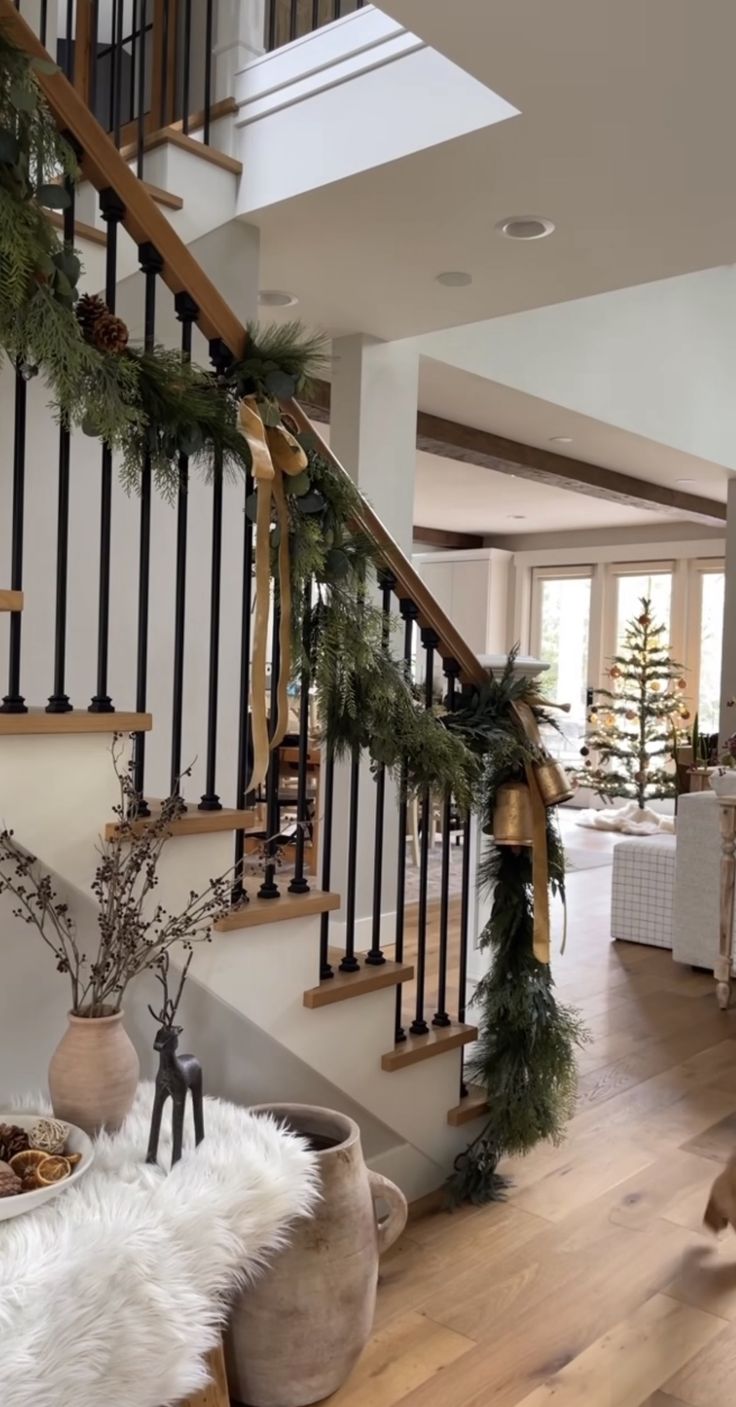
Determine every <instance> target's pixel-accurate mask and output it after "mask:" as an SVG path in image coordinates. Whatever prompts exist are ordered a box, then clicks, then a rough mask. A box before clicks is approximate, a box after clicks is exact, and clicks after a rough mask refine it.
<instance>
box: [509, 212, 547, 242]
mask: <svg viewBox="0 0 736 1407" xmlns="http://www.w3.org/2000/svg"><path fill="white" fill-rule="evenodd" d="M554 227H555V226H554V221H553V220H546V219H544V217H543V216H542V215H509V216H508V218H507V219H505V220H499V222H498V224H497V225H496V229H497V231H498V233H499V234H500V235H503V237H504V239H546V238H547V235H551V234H552V231H553V230H554Z"/></svg>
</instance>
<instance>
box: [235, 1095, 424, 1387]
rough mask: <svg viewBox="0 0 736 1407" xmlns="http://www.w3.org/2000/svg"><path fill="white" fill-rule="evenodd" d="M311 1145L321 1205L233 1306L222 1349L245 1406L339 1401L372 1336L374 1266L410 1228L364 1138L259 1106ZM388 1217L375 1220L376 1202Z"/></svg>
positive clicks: (339, 1118)
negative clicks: (373, 1166)
mask: <svg viewBox="0 0 736 1407" xmlns="http://www.w3.org/2000/svg"><path fill="white" fill-rule="evenodd" d="M252 1112H253V1113H257V1114H258V1113H271V1114H274V1115H275V1116H276V1118H278V1119H279V1120H281V1121H283V1122H284V1123H285V1124H287V1125H288V1127H289V1128H291V1129H294V1130H295V1131H296V1132H297V1133H300V1134H303V1135H304V1136H305V1137H306V1138H308V1139H309V1141H310V1143H311V1145H312V1147H313V1149H314V1150H315V1152H316V1153H317V1158H318V1161H319V1166H320V1172H321V1175H322V1201H321V1202H320V1203H319V1204H318V1206H317V1210H316V1212H315V1214H314V1216H312V1217H311V1218H310V1219H309V1220H307V1221H303V1222H297V1224H296V1226H295V1228H294V1231H293V1233H292V1235H291V1239H290V1243H289V1245H288V1246H287V1247H286V1248H285V1249H284V1250H283V1251H280V1252H279V1253H278V1255H277V1256H276V1257H275V1259H274V1261H273V1263H272V1265H271V1267H270V1268H269V1269H268V1270H266V1271H265V1272H264V1274H263V1276H262V1277H261V1278H260V1280H258V1281H257V1282H256V1284H255V1285H254V1286H253V1287H252V1288H251V1289H248V1290H245V1291H244V1292H243V1294H242V1295H241V1296H240V1297H239V1298H238V1300H237V1301H236V1303H235V1305H234V1307H233V1312H232V1318H231V1321H230V1328H229V1331H228V1334H227V1338H226V1341H225V1353H226V1358H227V1365H228V1383H229V1386H230V1394H231V1396H232V1397H233V1398H234V1399H235V1400H236V1401H238V1402H245V1403H248V1404H249V1407H306V1405H307V1404H308V1403H311V1402H318V1401H320V1400H321V1399H322V1398H323V1397H327V1396H329V1394H330V1393H333V1392H336V1391H337V1389H338V1388H339V1387H340V1385H341V1383H343V1382H344V1381H345V1379H346V1378H347V1377H348V1375H349V1373H350V1372H351V1370H352V1368H353V1367H354V1365H355V1363H356V1362H357V1360H358V1358H359V1357H360V1355H361V1353H362V1351H363V1349H364V1347H365V1345H366V1343H367V1341H368V1339H369V1337H370V1334H371V1330H372V1328H373V1315H374V1312H375V1305H376V1285H377V1282H378V1258H379V1256H380V1255H381V1252H382V1251H385V1250H387V1248H388V1247H389V1246H390V1245H392V1244H393V1242H394V1241H395V1240H396V1238H397V1236H400V1235H401V1232H402V1231H403V1229H404V1226H405V1225H406V1215H407V1206H406V1198H405V1197H404V1194H403V1192H400V1191H399V1188H398V1187H396V1186H395V1185H394V1183H393V1182H389V1180H388V1178H385V1177H382V1176H381V1175H380V1173H374V1172H370V1171H369V1170H368V1168H366V1166H365V1163H364V1161H363V1152H362V1149H361V1146H360V1129H359V1128H358V1125H357V1124H355V1123H354V1122H353V1120H352V1119H348V1118H346V1117H345V1115H343V1114H338V1113H335V1112H334V1111H333V1110H331V1109H317V1108H312V1107H311V1106H310V1105H306V1104H271V1105H259V1106H258V1107H257V1108H256V1109H254V1110H253V1111H252ZM378 1202H383V1203H385V1205H386V1207H387V1209H388V1211H387V1215H386V1216H385V1217H384V1218H382V1219H378V1217H377V1212H376V1203H378Z"/></svg>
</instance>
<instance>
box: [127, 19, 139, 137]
mask: <svg viewBox="0 0 736 1407" xmlns="http://www.w3.org/2000/svg"><path fill="white" fill-rule="evenodd" d="M137 68H138V0H133V18H132V22H131V26H130V86H129V89H128V121H129V122H132V121H133V119H134V118H135V95H136V92H137V86H136V81H135V80H136V71H137Z"/></svg>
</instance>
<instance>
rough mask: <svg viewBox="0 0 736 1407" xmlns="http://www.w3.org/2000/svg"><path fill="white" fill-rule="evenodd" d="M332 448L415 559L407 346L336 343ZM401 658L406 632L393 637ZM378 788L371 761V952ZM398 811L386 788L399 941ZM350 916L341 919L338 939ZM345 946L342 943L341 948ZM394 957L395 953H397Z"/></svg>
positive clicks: (362, 931)
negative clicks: (397, 878) (403, 634)
mask: <svg viewBox="0 0 736 1407" xmlns="http://www.w3.org/2000/svg"><path fill="white" fill-rule="evenodd" d="M333 357H334V363H333V372H332V400H331V406H332V408H331V414H330V421H331V424H330V446H331V448H332V449H333V450H334V452H335V454H336V455H337V458H338V459H339V460H340V462H341V463H342V464H343V465H344V466H345V468H346V469H347V470H348V472H349V474H350V475H351V477H352V478H353V479H354V481H355V483H356V484H357V485H358V487H359V488H360V490H361V492H362V493H363V494H365V497H366V498H367V499H368V500H369V501H370V504H371V507H372V508H373V509H374V510H375V512H376V513H377V514H378V516H379V517H380V519H381V521H382V522H383V524H384V525H385V527H386V528H388V530H389V532H390V533H391V535H392V537H394V538H395V539H396V541H397V542H398V544H399V546H400V547H401V548H402V550H403V551H404V552H405V554H406V555H407V557H409V558H411V545H412V531H413V520H414V511H413V510H414V475H415V471H416V424H417V383H418V367H419V362H418V356H417V353H416V351H413V350H410V349H408V348H406V347H405V346H403V345H402V344H401V343H390V342H377V341H375V340H374V339H372V338H369V337H365V336H362V335H356V336H351V337H342V338H339V339H337V340H336V341H335V342H334V343H333ZM392 648H393V651H394V653H395V654H396V655H398V654H399V653H400V651H401V634H400V632H399V631H398V630H397V631H396V633H395V634H394V636H393V639H392ZM349 771H350V769H349V766H348V765H347V764H342V765H339V766H338V767H337V768H336V769H335V821H334V830H333V836H334V840H333V849H332V881H331V883H332V888H333V889H335V890H337V891H338V892H339V893H341V894H342V897H343V901H344V899H345V891H346V875H347V828H348V808H349V794H350V787H349ZM375 791H376V786H375V782H374V780H373V777H372V776H371V773H370V768H369V765H368V761H367V759H365V760H364V763H363V765H362V767H361V769H360V809H359V826H358V861H357V876H356V907H355V912H356V949H357V951H358V952H360V951H361V950H365V949H366V948H368V947H369V946H370V928H371V924H370V915H371V911H372V899H373V841H374V834H375ZM398 814H399V813H398V806H397V800H396V792H395V788H394V787H393V786H387V787H386V803H385V810H384V824H383V886H382V903H381V911H382V941H383V942H384V943H391V942H393V933H394V927H395V911H396V873H397V844H398ZM344 917H345V913H344V907H343V910H342V911H341V912H340V913H339V914H337V915H336V918H337V923H336V924H334V927H333V931H334V941H337V940H338V938H339V936H340V930H339V924H340V922H341V921H343V920H344ZM338 946H339V944H338ZM389 956H391V953H389Z"/></svg>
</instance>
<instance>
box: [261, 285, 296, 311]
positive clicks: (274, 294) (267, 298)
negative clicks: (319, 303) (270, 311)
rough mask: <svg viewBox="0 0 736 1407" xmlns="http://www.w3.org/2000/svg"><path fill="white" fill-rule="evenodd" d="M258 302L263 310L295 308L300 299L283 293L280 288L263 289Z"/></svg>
mask: <svg viewBox="0 0 736 1407" xmlns="http://www.w3.org/2000/svg"><path fill="white" fill-rule="evenodd" d="M258 302H259V303H260V305H261V307H262V308H293V307H294V306H295V304H297V303H298V302H299V299H298V298H297V297H296V296H295V295H294V294H293V293H283V292H282V291H281V289H280V288H263V289H261V292H260V293H259V294H258Z"/></svg>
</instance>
